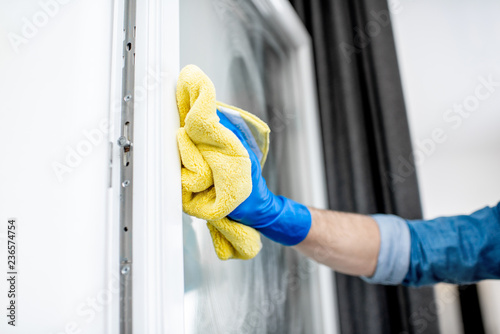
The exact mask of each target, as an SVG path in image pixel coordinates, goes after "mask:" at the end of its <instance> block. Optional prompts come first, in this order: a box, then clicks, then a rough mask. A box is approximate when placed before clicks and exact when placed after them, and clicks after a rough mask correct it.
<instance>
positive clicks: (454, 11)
mask: <svg viewBox="0 0 500 334" xmlns="http://www.w3.org/2000/svg"><path fill="white" fill-rule="evenodd" d="M391 2H392V3H393V4H395V6H394V7H393V8H394V10H393V12H392V19H393V24H394V33H395V37H396V44H397V51H398V57H399V64H400V68H401V74H402V79H403V87H404V93H405V99H406V104H407V110H408V114H409V121H410V128H411V134H412V140H413V144H414V150H415V151H417V155H418V156H419V157H420V161H419V164H418V178H419V185H420V191H421V196H422V204H423V209H424V216H425V217H426V218H433V217H436V216H440V215H455V214H462V213H471V212H473V211H475V210H477V209H479V208H481V207H484V206H486V205H495V204H496V203H498V201H499V200H500V195H499V189H500V173H499V171H500V154H499V149H500V131H499V125H500V112H499V109H500V62H499V55H500V34H499V32H500V21H499V20H498V15H499V14H500V2H498V1H494V0H487V1H486V0H485V1H480V2H477V1H472V0H460V1H457V0H440V1H432V0H419V1H411V0H402V1H399V0H393V1H391ZM488 78H490V79H488ZM483 80H492V81H494V82H495V83H496V84H495V85H494V86H493V87H490V91H488V90H487V89H485V87H484V84H483ZM480 85H482V86H483V87H482V88H479V91H477V90H476V89H477V87H478V86H480ZM477 94H479V95H477ZM486 95H488V96H486ZM475 96H479V97H480V98H479V99H477V98H476V97H475ZM475 102H477V106H474V103H475ZM455 104H466V105H467V104H468V108H469V109H474V110H472V111H471V112H468V111H467V110H466V109H465V108H464V109H463V110H464V111H465V112H466V113H463V114H462V115H460V114H459V113H456V112H453V111H450V110H453V108H454V105H455ZM436 129H440V130H436ZM433 131H440V132H441V133H442V134H441V135H440V136H439V140H437V141H436V140H433V139H432V138H433ZM423 143H426V146H424V145H423ZM446 289H447V287H445V286H438V289H437V292H438V297H439V296H441V297H442V295H440V291H441V293H442V291H443V290H446ZM480 295H481V296H480V297H481V303H482V311H483V316H484V317H485V321H486V326H487V330H488V333H500V327H499V322H498V320H497V318H499V317H500V283H499V282H488V283H481V284H480ZM447 300H448V302H446V303H445V304H446V306H447V307H446V308H445V309H444V311H443V316H442V321H441V326H442V328H443V330H444V332H445V333H460V332H461V331H462V329H461V328H460V324H459V323H458V320H457V318H458V317H459V316H460V313H459V312H460V310H459V308H458V304H457V302H458V300H457V298H454V299H453V298H452V300H450V299H449V298H448V299H447ZM457 326H458V327H457Z"/></svg>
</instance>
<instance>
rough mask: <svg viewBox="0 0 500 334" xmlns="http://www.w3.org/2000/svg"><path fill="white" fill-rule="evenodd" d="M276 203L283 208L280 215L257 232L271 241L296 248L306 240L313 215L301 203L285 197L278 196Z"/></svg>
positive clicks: (258, 228)
mask: <svg viewBox="0 0 500 334" xmlns="http://www.w3.org/2000/svg"><path fill="white" fill-rule="evenodd" d="M275 201H276V202H278V203H280V202H281V203H280V204H278V206H279V207H281V210H280V211H279V213H278V215H276V216H275V218H274V219H272V220H271V221H268V224H266V225H265V226H260V227H257V230H258V231H259V232H261V233H262V234H263V235H265V236H266V237H268V238H269V239H271V240H273V241H276V242H278V243H280V244H282V245H285V246H294V245H296V244H298V243H300V242H301V241H302V240H304V239H305V238H306V236H307V234H308V233H309V230H310V229H311V220H312V218H311V213H310V211H309V209H308V208H307V207H306V206H305V205H302V204H300V203H297V202H295V201H293V200H291V199H288V198H286V197H283V196H276V197H275Z"/></svg>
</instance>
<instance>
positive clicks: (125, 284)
mask: <svg viewBox="0 0 500 334" xmlns="http://www.w3.org/2000/svg"><path fill="white" fill-rule="evenodd" d="M135 31H136V0H125V17H124V33H125V34H124V35H125V38H124V40H123V60H124V65H123V70H122V96H123V100H122V104H121V136H120V138H118V141H117V144H118V146H119V147H120V148H121V151H120V160H121V164H120V183H121V187H120V229H119V231H118V233H120V238H119V239H120V251H119V254H120V268H119V271H120V334H132V277H133V261H132V260H133V257H132V255H133V252H132V236H133V221H132V214H133V210H132V205H133V197H132V196H133V170H134V150H133V144H132V143H133V139H134V94H133V93H134V88H135V35H136V34H135Z"/></svg>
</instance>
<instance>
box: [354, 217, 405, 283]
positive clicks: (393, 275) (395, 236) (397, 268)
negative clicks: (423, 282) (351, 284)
mask: <svg viewBox="0 0 500 334" xmlns="http://www.w3.org/2000/svg"><path fill="white" fill-rule="evenodd" d="M372 217H373V219H375V221H376V222H377V225H378V228H379V231H380V250H379V253H378V260H377V268H376V269H375V273H374V274H373V276H371V277H361V278H362V279H363V280H365V281H366V282H369V283H376V284H387V285H396V284H400V283H402V282H403V279H404V278H405V276H406V274H407V272H408V267H409V265H410V249H411V239H410V230H409V228H408V224H407V221H406V220H404V219H403V218H400V217H398V216H394V215H373V216H372Z"/></svg>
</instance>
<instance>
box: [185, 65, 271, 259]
mask: <svg viewBox="0 0 500 334" xmlns="http://www.w3.org/2000/svg"><path fill="white" fill-rule="evenodd" d="M177 107H178V109H179V115H180V125H181V128H180V129H179V131H178V133H177V143H178V146H179V152H180V157H181V162H182V171H181V177H182V203H183V209H184V211H185V212H186V213H187V214H190V215H192V216H195V217H198V218H201V219H205V220H207V226H208V228H209V230H210V234H211V236H212V241H213V244H214V248H215V252H216V253H217V256H218V257H219V258H220V259H221V260H227V259H232V258H235V259H245V260H246V259H251V258H253V257H255V256H256V255H257V254H258V253H259V251H260V249H261V248H262V243H261V240H260V234H259V233H258V232H257V231H256V230H254V229H253V228H251V227H248V226H245V225H242V224H239V223H236V222H234V221H232V220H230V219H228V218H227V217H226V216H227V215H228V214H229V213H230V212H231V211H233V210H234V209H235V208H236V207H237V206H238V205H240V204H241V203H242V202H243V201H244V200H245V199H246V198H247V197H248V196H249V195H250V193H251V191H252V178H251V162H250V158H249V156H248V152H247V150H246V149H245V147H244V146H243V145H242V144H241V142H240V141H239V139H238V138H237V137H236V135H235V134H234V133H233V132H232V131H231V130H229V129H227V128H226V127H224V126H223V125H222V124H220V123H219V117H218V116H217V109H218V110H219V111H220V112H222V113H224V114H225V115H226V116H228V118H229V119H230V120H231V122H233V123H234V121H236V122H240V126H241V127H239V128H244V129H246V130H247V131H246V134H247V138H249V141H250V142H249V145H250V147H251V149H252V151H253V152H255V153H256V155H257V157H259V158H260V162H261V165H263V164H264V162H265V160H266V157H267V152H268V150H269V132H270V130H269V127H268V126H267V124H266V123H264V122H263V121H261V120H260V119H259V118H257V117H256V116H254V115H252V114H250V113H248V112H246V111H244V110H241V109H238V108H235V107H231V106H229V105H226V104H223V103H220V102H216V100H215V88H214V85H213V83H212V81H210V79H209V78H208V77H207V76H206V74H205V73H203V71H201V70H200V69H199V68H198V67H196V66H194V65H188V66H186V67H185V68H184V69H183V70H182V71H181V73H180V75H179V79H178V81H177Z"/></svg>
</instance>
